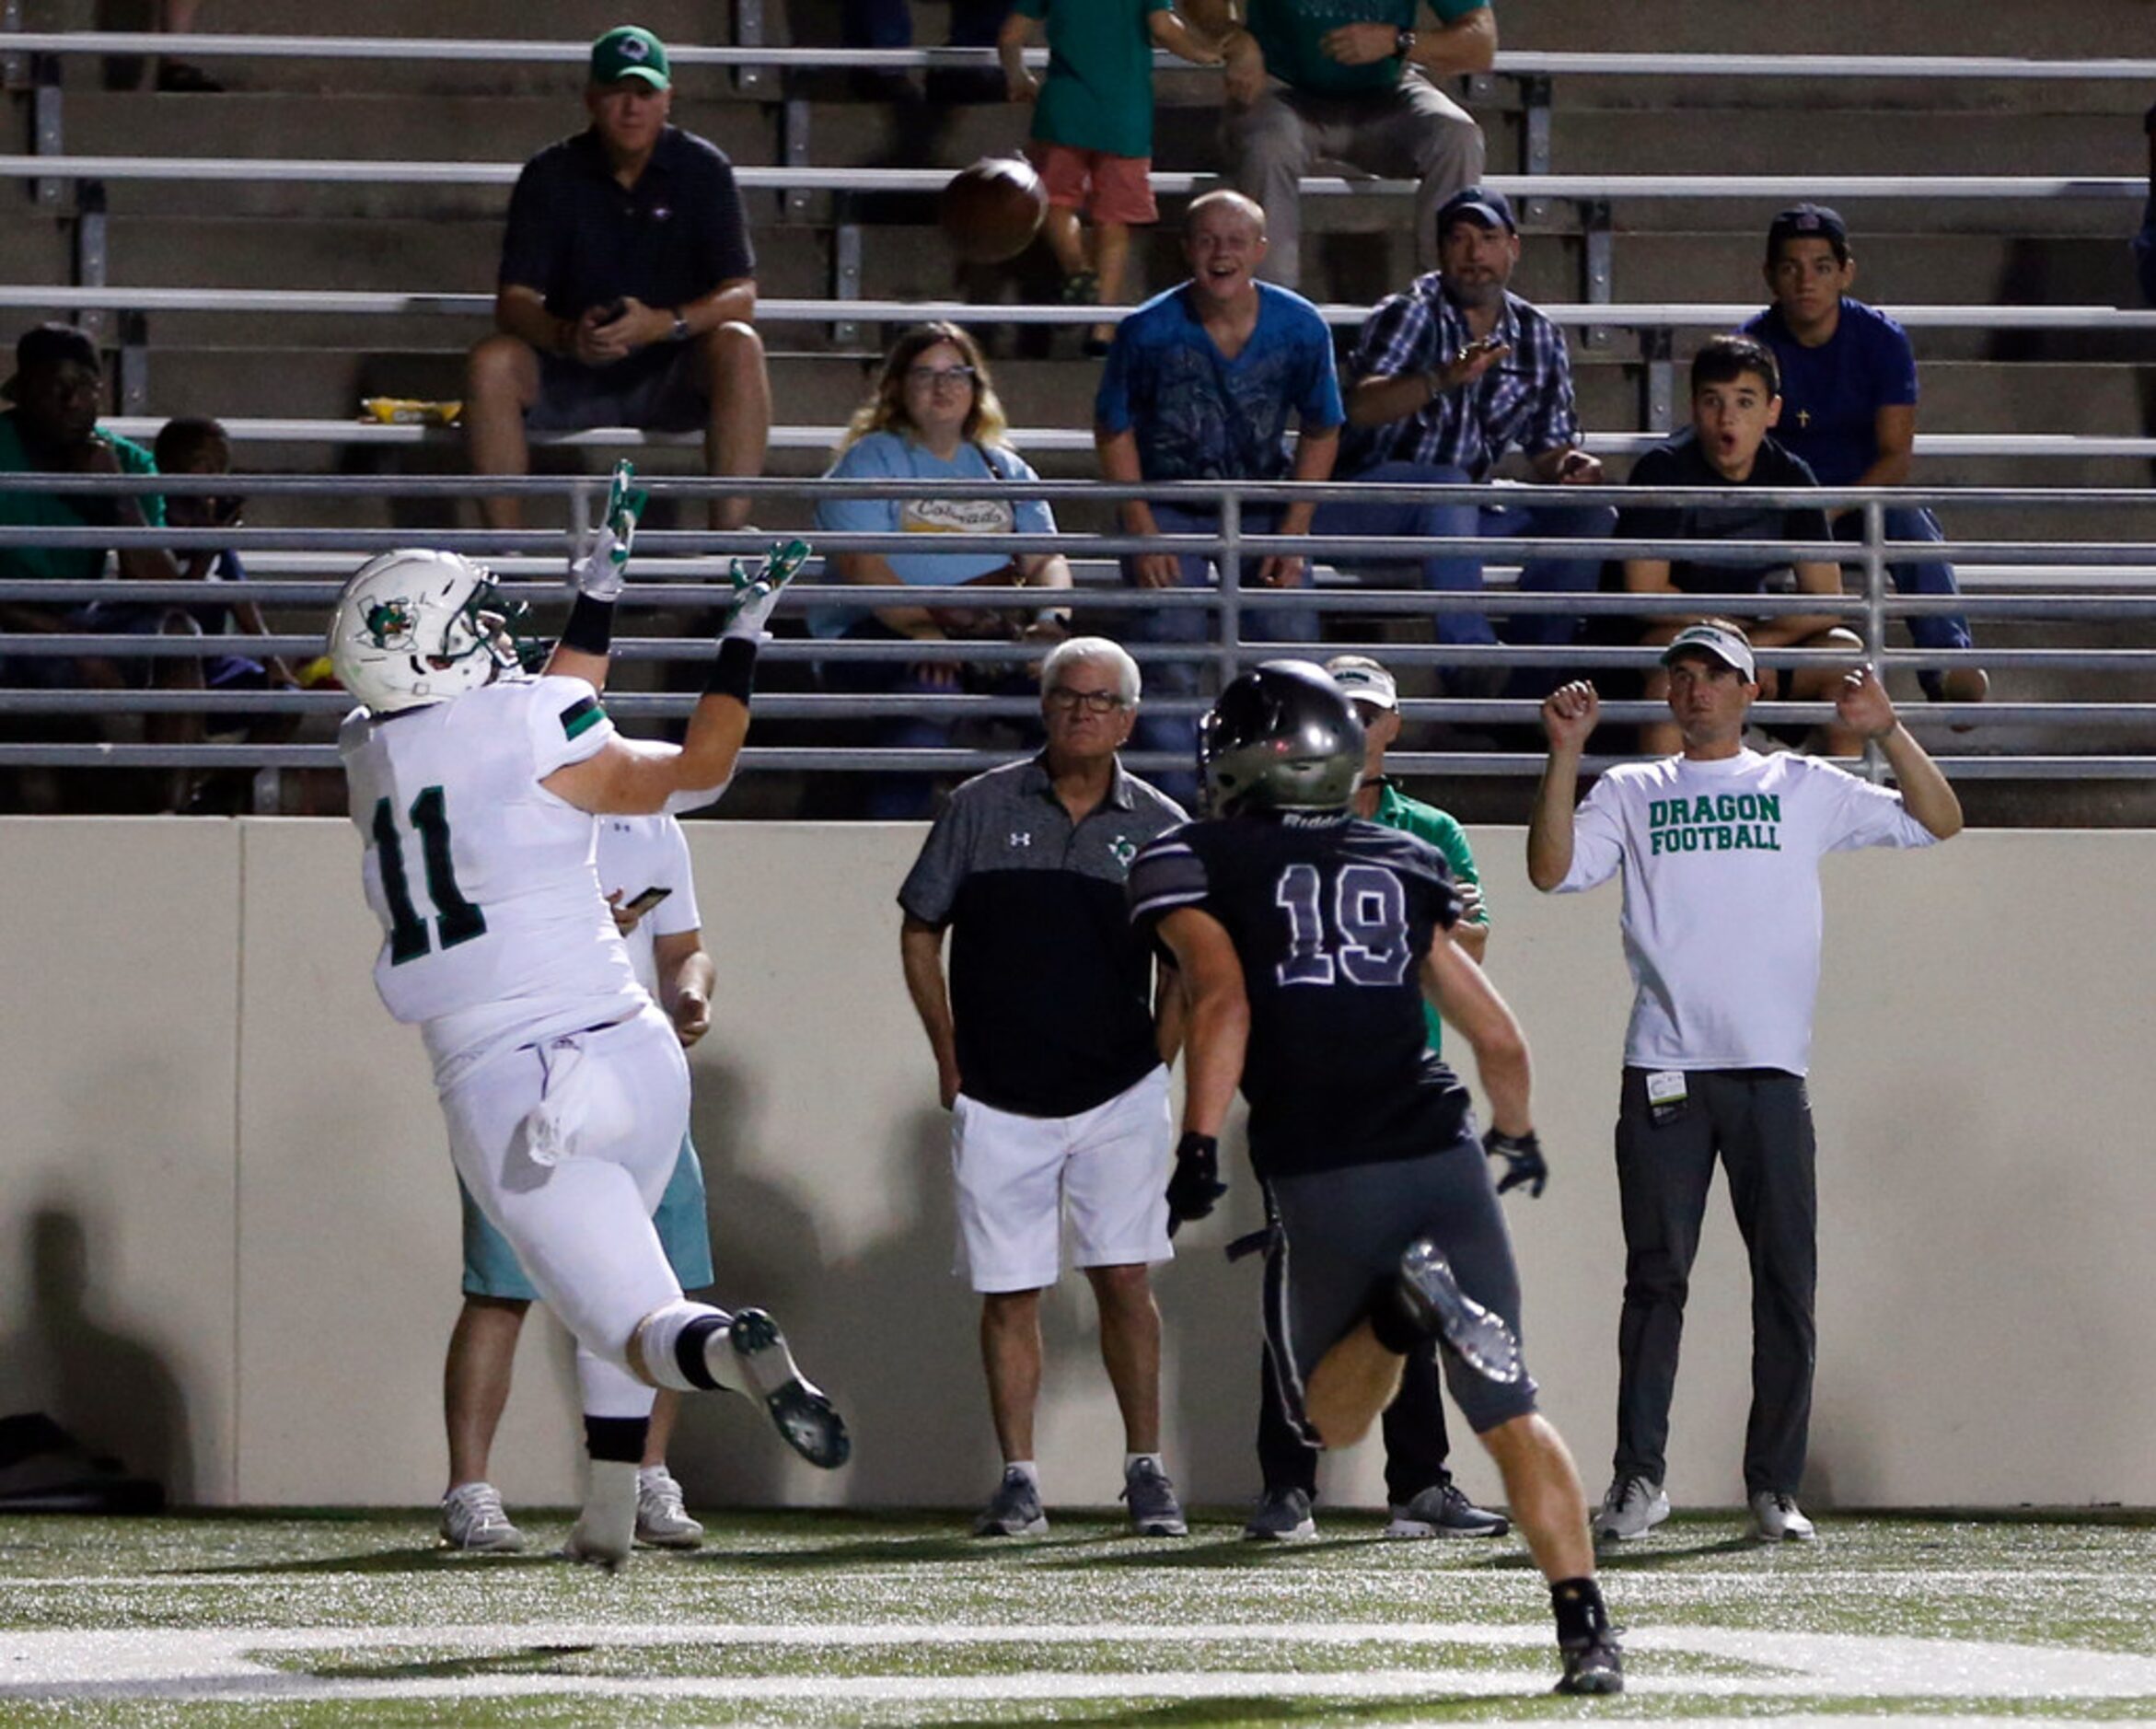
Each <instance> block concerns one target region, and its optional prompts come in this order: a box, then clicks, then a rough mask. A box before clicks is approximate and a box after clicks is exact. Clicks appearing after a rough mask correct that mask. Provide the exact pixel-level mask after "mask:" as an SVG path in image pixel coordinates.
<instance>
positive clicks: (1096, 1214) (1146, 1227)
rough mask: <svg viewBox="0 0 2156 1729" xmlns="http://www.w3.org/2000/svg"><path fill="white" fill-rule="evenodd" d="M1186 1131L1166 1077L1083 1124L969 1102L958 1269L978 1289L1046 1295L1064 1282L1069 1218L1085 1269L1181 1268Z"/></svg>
mask: <svg viewBox="0 0 2156 1729" xmlns="http://www.w3.org/2000/svg"><path fill="white" fill-rule="evenodd" d="M1173 1135H1174V1123H1173V1120H1172V1119H1171V1118H1170V1116H1169V1113H1168V1072H1167V1070H1166V1069H1165V1068H1157V1069H1155V1070H1153V1073H1150V1074H1148V1075H1147V1076H1146V1077H1145V1078H1144V1079H1143V1080H1142V1081H1140V1082H1139V1083H1138V1084H1137V1085H1135V1086H1132V1087H1130V1089H1129V1090H1128V1091H1126V1092H1122V1093H1119V1094H1117V1095H1116V1097H1113V1098H1111V1099H1109V1100H1108V1101H1107V1104H1105V1105H1095V1107H1094V1108H1092V1109H1091V1110H1083V1111H1080V1112H1079V1113H1078V1114H1077V1115H1076V1116H1075V1117H1020V1116H1017V1115H1015V1114H1014V1113H1013V1112H1011V1111H1007V1110H997V1109H996V1108H993V1107H992V1106H989V1105H984V1104H982V1103H981V1102H980V1101H979V1099H977V1098H968V1097H966V1096H965V1095H964V1094H960V1095H959V1097H958V1099H957V1102H956V1104H954V1105H953V1106H952V1108H951V1172H952V1175H953V1176H954V1177H955V1178H956V1180H957V1190H958V1264H957V1265H956V1267H955V1268H954V1269H953V1270H952V1271H955V1272H956V1273H958V1274H959V1275H961V1276H962V1277H968V1278H970V1279H971V1280H972V1282H973V1288H974V1289H975V1290H976V1291H980V1292H991V1291H1037V1290H1040V1289H1042V1288H1044V1287H1045V1286H1048V1285H1051V1284H1053V1283H1055V1282H1056V1281H1057V1279H1059V1278H1060V1277H1061V1275H1062V1236H1063V1230H1062V1225H1063V1213H1064V1211H1065V1209H1066V1208H1068V1210H1069V1213H1070V1215H1071V1236H1072V1241H1073V1244H1074V1247H1075V1249H1076V1253H1075V1254H1074V1256H1073V1257H1072V1263H1073V1264H1074V1265H1076V1266H1080V1267H1129V1266H1136V1265H1139V1264H1141V1263H1145V1264H1150V1263H1153V1262H1155V1261H1163V1260H1169V1259H1173V1258H1174V1256H1175V1250H1174V1249H1173V1248H1171V1247H1169V1246H1168V1203H1167V1183H1168V1164H1169V1157H1170V1145H1169V1143H1170V1141H1171V1140H1172V1138H1173Z"/></svg>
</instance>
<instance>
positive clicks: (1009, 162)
mask: <svg viewBox="0 0 2156 1729" xmlns="http://www.w3.org/2000/svg"><path fill="white" fill-rule="evenodd" d="M938 215H939V217H940V219H941V221H942V223H943V227H944V238H945V240H947V241H949V242H950V247H951V250H952V251H953V252H955V253H956V254H957V255H958V257H959V258H960V259H961V260H962V261H965V262H966V263H968V264H1000V263H1002V262H1003V260H1005V259H1007V258H1016V257H1017V256H1018V254H1019V253H1021V252H1023V251H1024V250H1025V249H1026V248H1027V247H1028V246H1030V245H1032V244H1033V237H1034V236H1035V235H1036V234H1037V233H1039V232H1040V224H1041V219H1042V218H1043V217H1044V216H1046V215H1048V193H1047V191H1045V190H1044V189H1043V188H1042V186H1041V183H1040V176H1039V175H1037V174H1036V173H1035V172H1034V171H1033V168H1032V166H1031V165H1030V164H1028V163H1026V162H1022V161H1020V160H1019V159H1018V158H1017V157H981V159H980V160H979V161H978V162H976V163H975V164H974V165H973V166H972V167H971V168H961V169H960V170H959V171H958V172H957V173H956V174H954V175H953V176H952V177H951V181H950V184H949V185H947V186H945V188H944V195H943V203H942V206H941V208H940V210H939V212H938Z"/></svg>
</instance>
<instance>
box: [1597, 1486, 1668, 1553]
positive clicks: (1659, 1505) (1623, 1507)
mask: <svg viewBox="0 0 2156 1729" xmlns="http://www.w3.org/2000/svg"><path fill="white" fill-rule="evenodd" d="M1668 1517H1669V1497H1668V1496H1667V1495H1665V1494H1663V1492H1662V1485H1661V1484H1660V1483H1652V1482H1649V1481H1648V1480H1647V1479H1646V1478H1644V1477H1619V1478H1618V1479H1617V1480H1616V1481H1615V1482H1613V1483H1611V1484H1610V1486H1609V1493H1607V1494H1606V1495H1605V1496H1603V1498H1602V1506H1601V1509H1600V1510H1599V1511H1598V1512H1597V1513H1596V1514H1595V1515H1594V1540H1595V1541H1596V1542H1597V1543H1622V1542H1626V1541H1629V1539H1630V1538H1635V1537H1645V1536H1646V1535H1647V1533H1648V1532H1650V1531H1652V1529H1653V1528H1654V1527H1655V1526H1658V1525H1660V1524H1661V1523H1662V1522H1663V1520H1664V1519H1666V1518H1668Z"/></svg>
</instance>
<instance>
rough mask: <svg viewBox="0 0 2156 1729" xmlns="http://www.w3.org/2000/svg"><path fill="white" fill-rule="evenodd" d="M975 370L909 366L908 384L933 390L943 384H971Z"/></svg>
mask: <svg viewBox="0 0 2156 1729" xmlns="http://www.w3.org/2000/svg"><path fill="white" fill-rule="evenodd" d="M973 377H974V370H973V368H972V367H971V366H909V367H907V368H906V382H907V383H908V384H922V385H927V386H929V387H931V388H932V389H933V387H935V386H937V385H941V384H971V383H972V382H973Z"/></svg>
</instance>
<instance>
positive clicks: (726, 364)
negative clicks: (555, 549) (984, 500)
mask: <svg viewBox="0 0 2156 1729" xmlns="http://www.w3.org/2000/svg"><path fill="white" fill-rule="evenodd" d="M584 105H585V111H586V112H587V113H589V115H590V116H591V125H590V126H589V127H588V128H587V129H586V130H585V131H584V132H581V133H577V134H576V135H575V136H574V137H571V138H566V139H563V140H562V142H561V143H559V144H555V145H549V146H548V147H547V148H546V149H544V150H542V151H540V152H539V155H538V156H536V157H532V159H531V160H530V161H528V162H527V163H526V164H525V165H524V171H523V173H522V174H520V175H519V176H518V177H517V180H516V191H515V192H514V193H512V194H511V196H510V200H509V227H508V232H507V233H506V234H505V235H504V238H503V242H502V268H501V275H500V285H499V287H498V288H497V290H496V293H495V296H494V334H493V335H492V336H489V337H487V338H486V339H485V340H484V341H482V342H480V343H479V345H478V346H477V347H475V348H474V349H473V350H472V351H471V355H470V359H469V363H468V366H467V382H466V389H465V404H464V424H465V428H466V433H467V435H468V437H469V442H470V447H471V463H472V467H473V469H474V470H476V471H478V472H479V473H481V474H523V473H525V472H527V470H528V469H529V467H530V451H529V447H528V444H527V438H526V434H527V431H528V432H539V431H546V432H570V431H576V430H580V429H583V428H586V427H592V426H639V427H643V428H644V429H645V430H646V431H651V432H690V431H695V430H698V429H701V431H702V433H703V435H704V460H705V463H706V465H707V467H708V470H709V471H710V472H711V473H713V474H714V475H745V474H756V473H758V472H759V471H760V470H762V468H763V457H764V445H765V442H766V440H767V438H768V437H769V435H770V432H771V380H770V378H769V377H768V376H767V375H766V372H765V369H764V354H763V342H762V340H761V339H760V338H759V336H758V335H757V333H756V329H755V326H754V324H753V322H752V320H753V319H754V318H755V316H756V275H755V272H756V255H755V252H754V250H753V249H751V247H750V245H749V241H748V217H747V215H745V214H744V213H743V210H742V207H741V195H740V193H739V191H737V190H736V187H735V184H734V167H733V164H732V163H731V162H730V161H728V160H727V158H726V155H725V153H724V151H722V150H720V149H719V148H718V147H717V146H716V145H713V144H711V143H709V142H707V141H706V140H704V139H702V138H700V137H698V136H696V135H695V134H694V133H687V132H683V131H682V130H681V129H680V128H679V127H678V126H675V125H672V124H671V123H669V122H668V119H667V116H668V115H669V113H670V112H671V111H672V105H673V76H672V72H671V69H670V68H669V66H668V65H667V48H666V44H665V43H664V42H662V41H659V39H658V38H657V37H655V36H654V35H653V34H652V33H651V32H650V31H649V30H645V29H637V28H636V27H635V26H633V25H622V26H620V27H619V28H617V29H610V30H609V31H608V32H607V33H606V34H605V35H604V36H601V37H600V38H599V39H598V41H596V42H594V43H593V44H592V49H591V75H590V80H589V82H588V83H587V84H586V85H585V92H584ZM480 508H481V515H482V516H484V517H485V518H486V523H487V526H488V527H489V528H518V527H521V526H522V512H521V509H520V507H519V505H518V502H517V500H516V499H515V498H514V497H494V498H482V499H481V501H480ZM747 522H748V499H747V498H746V497H736V498H722V499H718V500H716V501H714V503H713V509H712V527H713V528H720V529H726V528H741V527H742V526H744V525H745V524H746V523H747Z"/></svg>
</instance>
